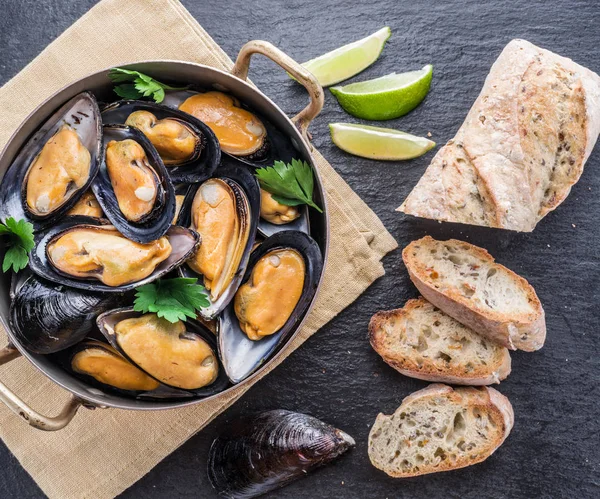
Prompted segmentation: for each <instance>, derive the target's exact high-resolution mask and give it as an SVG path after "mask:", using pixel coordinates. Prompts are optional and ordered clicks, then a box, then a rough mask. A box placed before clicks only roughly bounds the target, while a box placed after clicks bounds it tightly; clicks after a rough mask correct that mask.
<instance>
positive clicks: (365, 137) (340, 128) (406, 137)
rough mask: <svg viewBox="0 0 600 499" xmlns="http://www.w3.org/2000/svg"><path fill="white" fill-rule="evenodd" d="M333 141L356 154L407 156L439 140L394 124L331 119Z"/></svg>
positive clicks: (391, 157)
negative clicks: (336, 121) (395, 126)
mask: <svg viewBox="0 0 600 499" xmlns="http://www.w3.org/2000/svg"><path fill="white" fill-rule="evenodd" d="M329 130H330V132H331V139H332V140H333V143H334V144H335V145H336V146H338V147H339V148H340V149H342V150H343V151H346V152H348V153H350V154H353V155H355V156H360V157H363V158H369V159H380V160H389V161H395V160H403V159H413V158H417V157H419V156H422V155H423V154H425V153H426V152H427V151H429V150H430V149H432V148H433V147H435V142H433V141H432V140H429V139H427V138H425V137H418V136H416V135H411V134H409V133H406V132H401V131H400V130H394V129H392V128H380V127H374V126H369V125H357V124H352V123H330V125H329Z"/></svg>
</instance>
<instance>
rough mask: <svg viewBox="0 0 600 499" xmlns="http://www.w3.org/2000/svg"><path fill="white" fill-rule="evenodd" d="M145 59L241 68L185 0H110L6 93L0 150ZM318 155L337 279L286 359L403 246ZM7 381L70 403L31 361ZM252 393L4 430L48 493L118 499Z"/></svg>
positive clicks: (2, 423)
mask: <svg viewBox="0 0 600 499" xmlns="http://www.w3.org/2000/svg"><path fill="white" fill-rule="evenodd" d="M224 29H225V28H224ZM257 35H258V33H257ZM143 59H180V60H184V61H193V62H198V63H202V64H207V65H211V66H215V67H217V68H220V69H228V68H230V67H231V65H232V63H231V61H230V59H229V58H228V57H227V55H226V54H225V53H224V52H223V51H222V50H221V49H220V48H219V47H218V46H217V45H216V44H215V42H214V41H213V40H212V39H211V38H210V37H209V36H208V35H207V34H206V32H205V31H204V30H203V29H202V28H201V27H200V26H199V25H198V23H197V22H196V21H195V20H194V19H193V18H192V17H191V15H190V14H189V13H188V12H187V11H186V10H185V9H184V7H183V6H182V5H181V4H180V3H179V2H178V1H176V0H104V1H103V2H101V3H100V4H98V5H96V6H95V7H94V8H93V9H92V10H91V11H89V12H88V13H87V14H85V15H84V16H83V17H82V18H81V19H80V20H79V21H77V22H76V23H75V24H74V25H73V26H72V27H71V28H69V29H68V30H67V31H65V32H64V33H63V34H62V35H61V36H60V37H59V38H58V39H57V40H55V41H54V42H53V43H52V44H50V46H48V48H46V50H44V52H42V54H40V55H39V56H38V57H37V58H36V59H35V60H33V62H31V64H29V65H28V66H27V67H26V68H25V69H23V71H21V72H20V73H19V74H18V75H17V76H16V77H15V78H13V79H12V80H11V81H9V82H8V83H7V84H6V85H5V86H4V87H3V88H2V89H0V109H2V113H1V114H0V146H3V145H4V144H5V143H6V141H7V140H8V138H9V137H10V135H11V134H12V132H13V131H14V129H15V128H16V127H17V126H18V125H19V124H20V123H21V121H22V120H23V119H24V118H25V117H26V116H27V115H28V113H30V112H31V111H32V110H33V109H34V108H35V107H36V106H37V105H38V104H39V103H40V102H42V101H43V100H44V99H46V98H47V97H48V96H50V95H51V94H53V93H54V92H55V91H57V90H58V89H60V88H61V87H63V86H64V85H66V84H68V83H70V82H71V81H73V80H75V79H78V78H80V77H83V76H85V75H87V74H89V73H92V72H94V71H97V70H99V69H102V68H105V67H110V66H117V65H120V64H125V63H128V62H134V61H136V60H143ZM315 159H316V162H317V165H318V168H319V171H320V173H321V175H322V177H323V180H324V183H325V187H326V190H327V193H328V201H329V211H330V217H331V246H330V253H329V262H328V265H327V268H326V276H327V277H326V279H325V284H324V286H323V289H322V290H321V293H320V295H319V298H318V303H317V304H316V307H315V309H314V311H313V312H312V314H311V315H310V317H309V319H308V321H307V323H306V325H305V327H304V328H303V330H302V333H301V334H300V335H299V336H298V337H297V339H296V341H294V342H293V344H291V345H289V346H288V348H287V351H286V355H285V356H287V355H288V354H290V353H291V352H292V351H293V350H295V349H296V348H298V347H299V346H300V345H301V344H302V343H303V342H304V341H305V340H306V339H307V338H308V337H309V336H311V335H312V334H313V333H314V332H315V331H316V330H317V329H319V328H320V327H321V326H322V325H323V324H325V323H326V322H327V321H329V320H330V319H332V318H333V317H334V316H335V315H336V314H338V313H339V312H340V311H341V310H343V309H344V308H345V307H347V306H348V305H349V304H350V303H352V302H353V301H354V300H355V299H356V298H357V297H358V296H359V295H360V294H361V293H362V292H363V291H364V290H365V289H366V288H367V287H368V286H369V285H370V284H371V283H372V282H373V281H374V280H375V279H377V278H378V277H380V276H382V275H383V274H384V270H383V267H382V265H381V262H380V260H381V258H382V257H383V256H384V255H385V254H386V253H388V252H389V251H391V250H392V249H394V248H396V246H397V244H396V242H395V241H394V239H393V238H392V237H391V236H390V234H389V233H388V232H387V231H386V230H385V228H384V227H383V225H382V224H381V222H380V220H379V219H378V218H377V217H376V215H375V214H374V213H373V212H372V211H371V210H370V209H369V208H368V207H367V206H366V205H365V204H364V203H363V202H362V201H361V200H360V199H359V198H358V196H357V195H356V194H355V193H354V192H353V191H352V190H351V189H350V187H349V186H348V185H347V184H346V183H345V182H344V181H343V180H342V178H341V177H340V176H339V175H338V174H337V173H336V172H335V171H334V170H333V168H332V167H331V166H330V165H329V163H327V161H325V159H324V158H323V157H322V156H321V155H320V154H319V153H318V152H315ZM339 276H344V278H343V279H340V278H339ZM0 337H1V338H0V339H1V340H2V342H4V340H5V334H4V332H2V331H0ZM274 367H275V366H272V367H271V369H272V368H274ZM265 374H266V373H265ZM0 377H1V378H2V380H3V381H4V382H5V383H7V385H8V386H9V387H11V388H12V389H14V391H15V392H16V393H17V394H19V395H20V396H21V397H22V398H23V399H24V400H25V401H27V402H29V403H31V405H32V406H33V407H34V408H36V409H37V410H39V411H41V412H42V413H45V414H49V415H51V414H56V413H57V411H58V409H59V407H60V406H61V404H62V403H63V402H64V400H65V399H66V393H65V392H64V391H63V390H61V389H60V388H58V387H57V386H56V385H54V384H53V383H52V382H50V381H48V380H47V379H46V378H45V377H44V376H43V375H42V374H40V373H39V372H37V371H36V370H35V369H34V368H33V367H32V366H31V365H30V364H29V363H28V362H27V361H26V360H23V359H18V360H16V361H13V362H12V363H10V364H8V365H7V366H5V367H2V368H1V369H0ZM246 389H247V387H246V388H240V389H237V390H234V391H233V392H231V393H229V394H226V395H223V396H222V397H220V398H218V399H216V400H215V401H211V402H209V403H206V404H200V405H197V406H193V407H189V408H185V409H179V410H174V411H160V412H128V411H119V410H111V409H108V410H95V411H89V410H85V409H82V410H80V412H79V414H77V416H76V417H75V419H74V420H73V422H72V423H71V424H70V425H69V426H67V427H66V428H65V429H63V430H61V431H59V432H56V433H45V432H41V431H38V430H34V429H32V428H30V427H29V426H27V425H26V424H24V423H23V421H21V420H20V419H19V418H17V417H15V416H14V415H13V414H12V413H10V412H9V411H8V410H7V409H6V408H5V407H4V406H2V407H0V436H1V437H2V439H3V440H4V442H5V443H6V445H7V446H8V447H9V448H10V450H11V451H12V452H13V454H14V455H15V456H16V457H17V459H18V460H19V461H20V462H21V464H22V465H23V467H24V468H25V469H26V470H27V471H28V472H29V473H30V474H31V476H32V477H33V478H34V480H35V481H36V482H37V483H38V484H39V486H40V487H41V488H42V490H43V491H44V492H45V493H46V494H47V495H48V496H50V497H52V498H60V499H65V498H75V497H77V498H80V497H89V498H94V499H101V498H105V497H113V496H115V495H117V494H119V493H120V492H121V491H123V490H124V489H126V488H127V487H129V486H130V485H131V484H133V483H134V482H135V481H137V480H138V479H139V478H141V477H142V476H143V475H144V474H146V473H147V472H148V471H149V470H150V469H151V468H152V467H153V466H155V465H156V464H157V463H158V462H159V461H160V460H161V459H163V458H164V457H165V456H167V455H168V454H169V453H171V452H173V451H174V450H175V449H176V448H177V447H179V446H180V445H181V444H182V443H183V442H184V441H186V440H187V439H188V438H190V437H191V436H192V435H193V434H194V433H196V432H197V431H198V430H200V429H201V428H203V427H204V426H205V425H206V424H207V423H208V422H209V421H211V420H212V419H213V418H214V417H215V416H216V415H217V414H219V413H220V412H222V411H223V410H224V409H226V408H227V407H229V406H230V405H231V404H232V403H233V402H234V401H236V400H237V399H238V398H239V397H240V396H241V395H242V394H243V393H244V392H245V390H246Z"/></svg>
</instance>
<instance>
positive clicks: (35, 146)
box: [0, 92, 102, 229]
mask: <svg viewBox="0 0 600 499" xmlns="http://www.w3.org/2000/svg"><path fill="white" fill-rule="evenodd" d="M63 124H68V125H70V126H71V127H72V128H73V129H75V130H76V131H77V133H78V135H79V138H80V139H81V142H82V144H83V145H84V146H85V147H86V148H87V150H88V151H89V152H90V156H91V163H90V176H89V178H88V180H87V182H86V183H85V185H83V186H82V187H81V188H80V189H78V190H77V192H75V193H74V194H72V195H71V197H70V198H69V199H68V201H66V202H65V203H63V204H62V205H61V206H60V207H58V208H57V209H55V210H54V211H52V212H51V213H49V214H47V215H43V216H42V215H39V214H35V213H32V212H31V211H30V210H29V208H28V207H27V201H26V193H25V186H26V178H27V175H28V173H29V167H30V165H31V163H32V162H33V160H34V159H35V158H36V157H37V155H38V153H39V152H40V151H41V149H42V148H43V147H44V145H45V144H46V142H47V141H48V140H49V139H50V138H51V137H52V136H54V134H55V133H56V132H57V131H58V129H59V128H60V127H61V126H62V125H63ZM101 149H102V122H101V120H100V111H99V110H98V105H97V103H96V99H95V97H94V96H93V95H92V94H91V93H90V92H83V93H81V94H78V95H76V96H75V97H73V98H72V99H71V100H69V101H68V102H66V103H65V104H64V105H63V106H61V107H60V108H59V109H58V110H57V111H56V112H55V113H54V114H53V115H52V116H51V117H50V118H49V119H48V120H47V121H46V122H45V123H44V125H43V126H42V127H41V128H40V129H39V130H38V131H37V132H36V133H35V134H34V135H33V136H32V137H31V138H30V139H29V141H28V142H27V143H26V144H25V146H24V147H23V148H22V149H21V151H20V152H19V154H18V155H17V157H16V158H15V159H14V161H13V162H12V164H11V166H10V167H9V169H8V171H7V172H6V174H5V175H4V178H3V179H2V184H1V185H0V219H1V220H3V221H4V220H6V219H7V218H9V217H14V218H15V220H19V219H22V218H25V219H27V220H29V221H30V222H32V223H33V224H34V227H35V228H36V229H39V228H41V227H44V226H48V225H51V224H52V223H53V222H54V221H56V220H59V219H60V218H61V217H62V216H63V215H64V214H65V213H66V212H67V211H68V210H69V209H70V208H71V207H72V206H73V205H74V204H75V203H76V202H77V200H78V199H79V198H80V197H81V196H82V195H83V193H84V192H85V191H86V190H87V189H88V188H89V186H90V185H91V184H92V182H93V181H94V179H95V177H96V174H97V173H98V170H99V165H100V162H101Z"/></svg>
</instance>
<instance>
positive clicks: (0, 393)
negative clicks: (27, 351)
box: [0, 343, 83, 431]
mask: <svg viewBox="0 0 600 499" xmlns="http://www.w3.org/2000/svg"><path fill="white" fill-rule="evenodd" d="M20 355H21V354H20V353H19V351H18V350H17V349H16V348H15V347H14V346H13V345H11V344H10V343H9V344H8V345H6V346H5V347H4V348H2V349H0V366H1V365H4V364H7V363H9V362H10V361H11V360H14V359H16V358H17V357H19V356H20ZM0 401H1V402H3V403H4V404H5V405H6V406H7V407H8V408H9V409H10V410H11V411H12V412H14V413H15V414H16V415H17V416H20V417H21V418H23V419H24V420H25V421H26V422H27V423H28V424H30V425H31V426H33V427H34V428H37V429H38V430H45V431H56V430H61V429H62V428H64V427H65V426H67V425H68V424H69V423H70V422H71V420H72V419H73V417H74V416H75V414H76V413H77V410H78V409H79V408H80V407H81V406H82V405H83V400H80V399H78V398H77V397H75V396H74V395H71V397H70V398H69V400H68V401H67V403H66V404H65V406H64V407H63V409H62V411H60V414H59V415H58V416H55V417H52V418H51V417H48V416H44V415H42V414H40V413H39V412H36V411H34V410H33V409H32V408H31V407H29V406H28V405H27V404H26V403H25V402H23V401H22V400H21V399H20V398H19V397H17V396H16V395H15V393H14V392H13V391H12V390H10V389H9V388H8V387H7V386H6V385H5V384H4V383H2V382H0Z"/></svg>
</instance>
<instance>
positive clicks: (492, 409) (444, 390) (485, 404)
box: [369, 383, 514, 478]
mask: <svg viewBox="0 0 600 499" xmlns="http://www.w3.org/2000/svg"><path fill="white" fill-rule="evenodd" d="M436 397H446V398H449V399H451V400H452V401H453V402H454V403H457V404H460V405H463V406H464V407H465V408H468V407H477V408H479V409H480V410H484V411H486V412H487V413H488V414H489V418H490V419H492V418H493V420H494V423H495V424H496V425H498V426H499V427H500V429H501V431H500V432H499V435H498V437H497V438H496V439H495V440H494V441H492V442H490V445H489V448H488V452H485V453H481V454H480V455H478V456H476V457H475V458H474V459H472V458H471V457H467V456H464V455H461V456H460V457H458V458H457V459H456V460H455V461H454V462H453V463H450V462H449V461H447V462H446V463H445V464H441V465H439V466H436V467H435V468H433V467H432V468H422V469H420V470H419V471H418V472H402V473H399V472H395V471H393V470H391V469H385V467H384V466H381V465H380V463H378V462H376V461H375V460H374V459H373V456H372V454H371V452H370V451H371V446H372V441H373V435H374V433H375V432H376V431H377V429H378V428H379V427H380V426H381V425H382V424H383V423H384V421H385V420H386V419H389V418H390V417H392V416H387V415H385V414H383V413H379V414H378V415H377V418H376V419H375V423H374V424H373V427H372V428H371V431H370V432H369V458H370V460H371V464H373V466H375V467H376V468H378V469H380V470H381V471H384V472H385V473H387V474H388V475H389V476H391V477H394V478H409V477H413V476H419V475H425V474H429V473H437V472H443V471H450V470H455V469H459V468H464V467H467V466H471V465H473V464H477V463H480V462H482V461H485V460H486V459H487V458H488V457H489V456H491V455H492V454H493V453H494V452H495V451H496V450H497V449H498V447H500V446H501V445H502V444H503V443H504V441H505V440H506V438H507V437H508V435H509V434H510V432H511V430H512V428H513V425H514V412H513V408H512V405H511V403H510V401H509V400H508V398H506V397H505V396H504V395H502V394H501V393H500V392H498V391H497V390H495V389H493V388H490V387H488V386H485V387H479V388H474V387H458V388H455V389H453V388H452V387H450V386H448V385H444V384H440V383H434V384H432V385H429V386H428V387H426V388H423V389H422V390H419V391H417V392H414V393H412V394H410V395H409V396H407V397H406V398H404V400H402V404H401V405H400V407H398V409H396V411H395V412H394V415H395V414H399V413H401V412H402V411H407V412H408V409H409V406H410V405H411V404H412V403H414V402H416V401H419V400H421V399H424V398H436Z"/></svg>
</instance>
